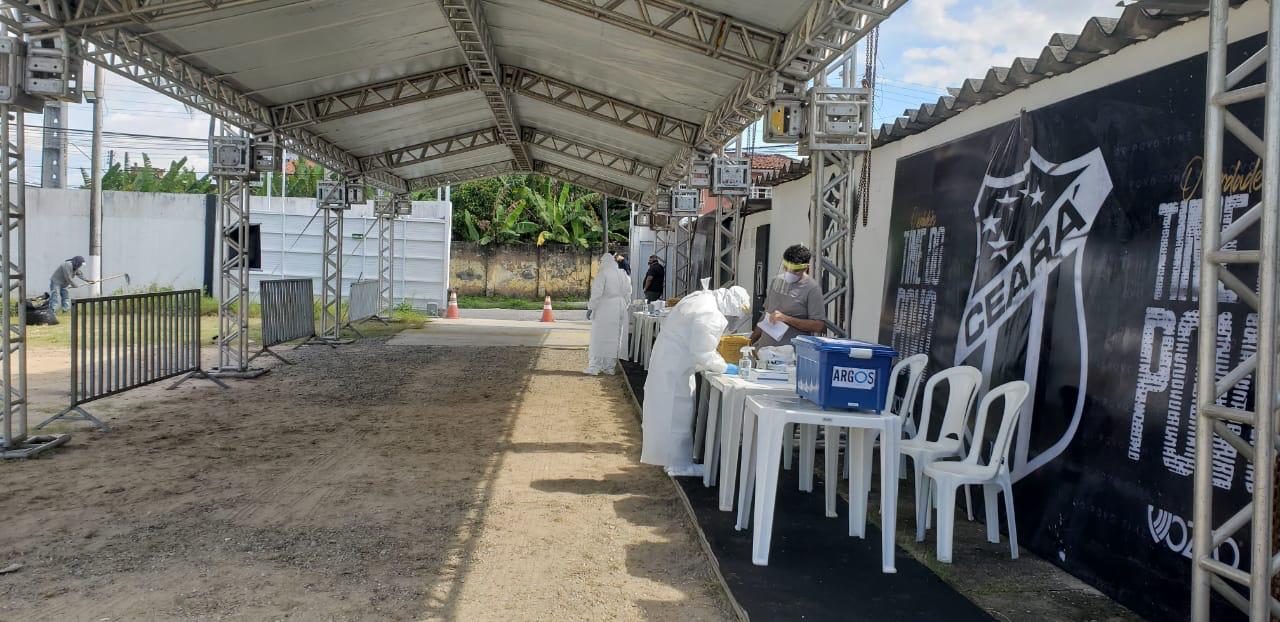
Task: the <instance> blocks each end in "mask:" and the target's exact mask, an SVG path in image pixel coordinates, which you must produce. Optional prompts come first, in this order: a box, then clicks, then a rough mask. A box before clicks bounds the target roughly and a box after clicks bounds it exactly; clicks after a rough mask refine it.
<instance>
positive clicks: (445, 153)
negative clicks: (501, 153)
mask: <svg viewBox="0 0 1280 622" xmlns="http://www.w3.org/2000/svg"><path fill="white" fill-rule="evenodd" d="M501 144H503V143H502V139H501V137H499V136H498V130H497V129H495V128H492V127H488V128H485V129H483V130H476V131H474V132H467V133H465V134H459V135H457V136H449V137H447V138H440V139H436V140H430V141H427V142H424V143H418V144H416V145H410V146H408V147H405V148H403V149H393V150H391V151H387V152H385V153H379V154H376V155H371V156H365V157H363V158H360V169H361V170H363V171H384V170H387V169H393V168H399V167H401V166H409V165H411V164H421V163H423V162H430V161H432V160H438V159H440V158H447V157H449V156H452V155H457V154H460V153H466V152H468V151H475V150H477V149H483V148H485V147H493V146H495V145H501Z"/></svg>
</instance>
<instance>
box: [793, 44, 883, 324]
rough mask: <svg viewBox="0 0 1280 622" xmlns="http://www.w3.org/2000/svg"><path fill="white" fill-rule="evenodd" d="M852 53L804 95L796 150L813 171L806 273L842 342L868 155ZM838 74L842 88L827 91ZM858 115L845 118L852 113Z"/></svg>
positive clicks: (865, 105)
mask: <svg viewBox="0 0 1280 622" xmlns="http://www.w3.org/2000/svg"><path fill="white" fill-rule="evenodd" d="M853 69H854V52H853V50H852V49H851V50H850V52H849V53H848V54H846V55H845V56H844V57H843V58H842V59H841V60H840V62H838V63H833V64H832V65H831V67H830V68H829V69H828V70H827V71H826V72H824V73H823V74H822V76H821V78H820V80H819V82H820V83H819V84H816V85H814V87H813V88H811V89H810V90H809V94H808V96H809V106H808V109H809V110H808V112H809V115H810V117H809V121H808V124H807V125H808V127H807V128H806V130H805V132H804V139H803V143H802V147H803V148H804V149H806V150H807V151H808V152H809V161H810V163H811V165H812V167H813V202H812V204H811V205H810V210H809V224H810V226H811V227H812V238H811V243H810V249H811V250H812V251H813V259H812V260H811V261H810V264H809V266H810V271H811V274H812V276H813V278H814V279H815V280H817V282H818V285H820V286H821V288H822V298H823V301H824V302H825V303H826V305H827V320H828V326H829V327H831V328H832V329H833V332H835V333H836V334H839V335H844V336H847V335H849V334H851V332H852V330H853V272H852V269H851V264H852V257H853V233H854V226H855V225H856V219H857V214H856V212H857V209H858V196H857V189H858V180H859V178H858V176H857V173H858V167H857V163H858V153H859V152H863V151H869V150H870V148H871V144H870V103H869V100H868V99H865V98H864V97H865V95H864V94H862V93H861V92H860V91H859V90H858V89H853V88H851V85H852V83H853ZM837 71H838V72H839V74H840V80H841V84H842V86H840V87H836V88H831V87H827V86H826V85H827V83H828V80H829V79H830V77H831V76H832V75H833V74H834V73H836V72H837ZM855 109H856V110H861V112H860V113H857V114H850V112H851V111H852V110H855Z"/></svg>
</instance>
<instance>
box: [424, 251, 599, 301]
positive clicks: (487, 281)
mask: <svg viewBox="0 0 1280 622" xmlns="http://www.w3.org/2000/svg"><path fill="white" fill-rule="evenodd" d="M599 255H600V253H599V252H598V251H582V250H573V249H568V248H564V247H560V246H541V247H539V246H534V245H520V246H480V245H478V244H475V243H471V242H454V243H453V250H452V255H451V256H450V265H451V268H450V284H451V286H452V287H454V288H455V289H457V290H458V293H459V294H460V295H469V296H512V297H516V298H541V297H542V296H546V295H550V296H551V297H552V298H557V297H565V296H574V297H586V296H588V295H589V294H590V293H591V272H592V267H593V266H592V264H593V263H595V261H596V260H597V259H599Z"/></svg>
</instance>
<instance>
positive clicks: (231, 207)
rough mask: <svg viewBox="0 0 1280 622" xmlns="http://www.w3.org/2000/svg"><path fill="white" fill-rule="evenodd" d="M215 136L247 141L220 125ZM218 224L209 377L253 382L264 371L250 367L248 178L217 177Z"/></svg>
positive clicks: (238, 131)
mask: <svg viewBox="0 0 1280 622" xmlns="http://www.w3.org/2000/svg"><path fill="white" fill-rule="evenodd" d="M215 131H216V134H212V133H211V135H210V137H209V138H210V141H213V139H214V137H215V136H219V137H223V138H228V139H247V138H248V134H247V133H245V132H244V131H243V130H241V129H240V128H238V127H236V126H234V125H231V124H229V123H223V122H219V123H218V124H217V127H216V130H215ZM214 173H215V175H216V176H217V179H218V222H219V223H220V227H219V236H218V237H219V249H220V251H219V253H218V257H219V277H218V367H217V369H215V370H214V371H213V372H212V373H211V375H215V376H221V377H235V378H254V377H257V376H261V375H262V374H265V373H266V372H267V370H265V369H261V368H252V367H249V358H250V356H251V355H250V353H249V177H248V176H246V175H239V174H237V175H232V174H227V175H219V174H217V172H216V171H215V172H214Z"/></svg>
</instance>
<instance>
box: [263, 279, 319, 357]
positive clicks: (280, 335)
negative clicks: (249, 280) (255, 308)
mask: <svg viewBox="0 0 1280 622" xmlns="http://www.w3.org/2000/svg"><path fill="white" fill-rule="evenodd" d="M312 287H313V284H312V282H311V279H276V280H271V281H262V282H261V283H259V285H258V302H259V303H260V304H261V307H262V350H259V351H258V352H257V353H256V354H254V355H253V356H252V357H250V358H249V360H251V361H252V360H253V359H256V358H258V357H259V356H262V355H263V354H270V355H271V356H274V357H276V358H277V359H280V360H281V361H283V362H285V363H287V364H289V365H292V364H293V362H292V361H290V360H288V359H286V358H284V357H283V356H280V355H279V354H277V353H276V352H275V351H274V350H272V349H271V348H272V347H273V346H278V345H280V344H282V343H286V342H289V341H293V340H295V339H302V338H310V337H315V336H316V307H315V293H314V292H313V290H312Z"/></svg>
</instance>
